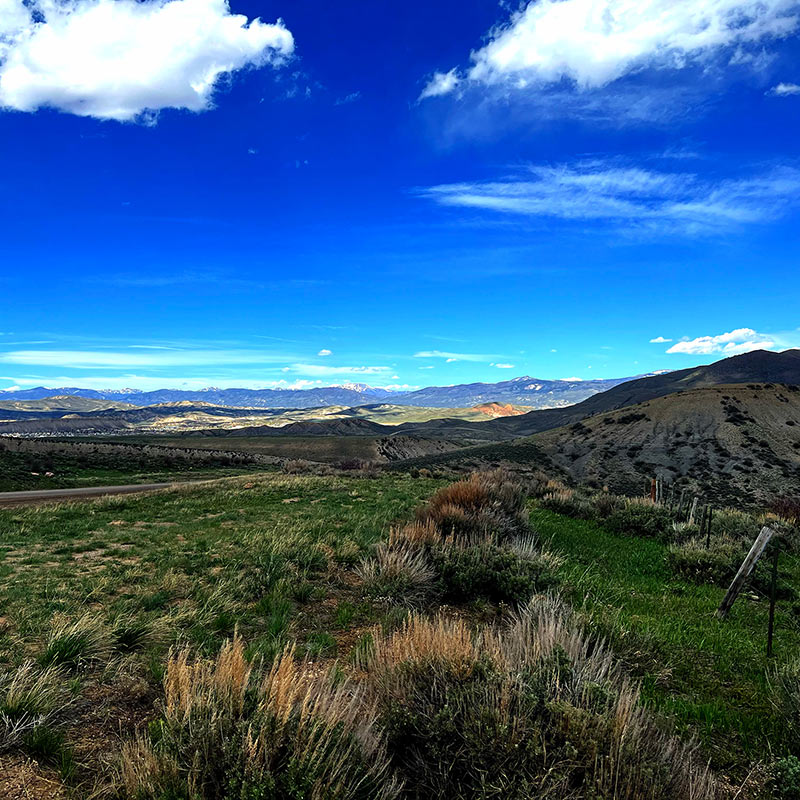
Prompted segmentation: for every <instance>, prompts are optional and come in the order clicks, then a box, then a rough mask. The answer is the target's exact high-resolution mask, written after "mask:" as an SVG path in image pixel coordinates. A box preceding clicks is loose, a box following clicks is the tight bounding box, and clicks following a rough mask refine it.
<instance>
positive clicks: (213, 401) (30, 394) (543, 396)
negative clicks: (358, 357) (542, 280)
mask: <svg viewBox="0 0 800 800" xmlns="http://www.w3.org/2000/svg"><path fill="white" fill-rule="evenodd" d="M630 380H632V379H631V378H611V379H608V380H591V381H577V380H555V381H554V380H544V379H542V378H531V377H530V376H528V375H524V376H522V377H519V378H513V379H511V380H507V381H500V382H498V383H467V384H459V385H455V386H429V387H426V388H424V389H417V390H415V391H392V390H389V389H383V388H380V387H375V386H367V385H365V384H360V383H349V384H344V385H342V386H327V387H317V388H313V389H216V388H213V387H212V388H208V389H199V390H187V389H156V390H154V391H148V392H145V391H138V390H136V389H114V390H96V389H80V388H76V387H61V388H58V389H51V388H45V387H43V386H39V387H36V388H33V389H17V390H15V391H8V390H4V391H0V407H7V406H5V403H6V402H14V403H18V402H19V401H22V400H42V399H45V398H51V397H53V396H59V397H64V396H70V397H73V398H74V397H82V398H86V399H90V400H107V401H111V402H113V403H128V404H132V405H136V406H150V405H157V404H164V403H176V402H191V403H208V404H210V405H215V406H230V407H234V408H271V409H272V408H322V407H324V406H360V405H368V404H370V403H384V402H389V403H392V404H393V405H403V406H423V407H426V408H469V407H471V406H476V405H480V404H481V403H492V402H496V403H511V404H513V405H524V406H530V407H531V408H562V407H564V406H568V405H572V404H573V403H579V402H580V401H581V400H585V399H586V398H587V397H591V396H592V395H594V394H597V393H599V392H605V391H607V390H608V389H611V388H612V387H614V386H617V385H618V384H620V383H624V382H626V381H630Z"/></svg>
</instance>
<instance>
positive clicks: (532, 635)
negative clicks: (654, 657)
mask: <svg viewBox="0 0 800 800" xmlns="http://www.w3.org/2000/svg"><path fill="white" fill-rule="evenodd" d="M361 666H362V667H363V668H364V669H365V670H366V672H367V681H368V684H369V687H370V693H371V696H372V697H374V698H375V700H376V702H377V704H378V709H379V711H380V715H381V720H382V722H383V724H384V726H385V728H386V735H387V741H388V748H389V753H390V755H391V758H392V762H393V764H394V766H395V768H396V769H397V770H398V772H399V774H400V775H401V776H402V777H403V778H404V779H405V780H406V781H407V784H408V786H411V787H413V792H411V793H410V794H409V795H408V796H409V797H432V798H433V797H442V798H444V797H448V798H449V797H454V798H465V799H466V798H481V800H488V798H498V800H499V798H515V799H517V800H522V799H523V798H526V799H527V798H530V797H547V798H551V799H552V800H560V799H561V798H584V799H585V800H588V799H589V798H591V800H606V799H608V800H611V798H615V799H616V798H627V799H628V800H701V799H705V800H707V799H710V798H713V797H715V794H716V791H715V782H714V780H713V778H712V777H711V776H710V775H709V773H708V770H707V769H706V768H705V767H704V766H703V765H702V764H701V763H699V762H698V761H697V759H696V754H695V752H694V751H693V749H692V748H691V747H687V746H684V745H682V744H681V743H680V742H678V741H677V740H675V739H670V738H668V737H666V736H664V735H663V734H662V733H660V731H659V730H658V728H657V727H656V725H655V724H654V722H653V721H652V719H651V718H650V716H649V715H648V713H647V712H646V711H645V710H644V709H643V708H642V707H641V706H640V705H639V702H638V687H637V686H636V685H635V684H633V683H631V682H630V681H628V680H627V679H626V678H625V677H624V675H623V673H622V671H621V670H620V668H619V667H618V665H617V663H616V662H615V660H614V659H613V657H612V656H611V654H610V652H609V651H608V650H607V649H606V648H605V647H604V646H603V645H602V644H601V643H599V642H597V641H595V640H592V639H589V638H587V637H585V636H584V635H583V634H581V633H580V631H579V630H578V629H577V628H576V627H575V626H574V625H573V624H572V623H571V621H570V614H569V611H568V609H566V608H565V607H564V606H563V605H562V604H561V603H560V602H558V601H556V600H553V599H547V598H544V599H542V598H539V599H538V600H537V601H536V602H533V603H531V604H530V605H529V606H527V607H526V608H525V609H524V610H522V611H521V612H520V613H519V614H518V615H517V616H516V617H515V618H514V619H513V620H512V622H511V624H510V625H508V626H507V627H506V628H505V629H503V630H488V631H484V632H482V633H477V634H473V633H472V632H471V631H470V630H469V628H468V627H467V625H466V624H465V623H464V622H463V621H461V620H450V619H445V618H443V617H434V618H433V619H425V618H423V617H420V616H417V615H412V616H411V617H410V618H409V619H408V620H407V621H406V623H405V624H404V625H403V627H402V628H401V629H400V630H399V631H397V632H395V633H394V634H391V635H384V636H381V635H380V634H379V633H377V632H376V634H375V643H374V648H373V649H372V651H371V653H370V654H368V655H366V656H365V658H364V661H363V663H362V664H361Z"/></svg>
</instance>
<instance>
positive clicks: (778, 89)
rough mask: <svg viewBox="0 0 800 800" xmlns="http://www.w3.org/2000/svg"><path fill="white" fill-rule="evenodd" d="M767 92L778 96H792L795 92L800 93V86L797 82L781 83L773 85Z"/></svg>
mask: <svg viewBox="0 0 800 800" xmlns="http://www.w3.org/2000/svg"><path fill="white" fill-rule="evenodd" d="M767 94H774V95H776V96H777V97H791V96H792V95H795V94H800V86H798V85H797V84H796V83H779V84H778V85H777V86H773V87H772V88H771V89H770V90H769V92H767Z"/></svg>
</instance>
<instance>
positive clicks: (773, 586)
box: [767, 540, 781, 658]
mask: <svg viewBox="0 0 800 800" xmlns="http://www.w3.org/2000/svg"><path fill="white" fill-rule="evenodd" d="M772 550H773V552H772V580H771V581H770V585H769V625H768V626H767V658H772V634H773V633H774V632H775V596H776V594H777V586H778V555H779V554H780V551H781V547H780V540H779V541H776V542H775V544H774V545H773V546H772Z"/></svg>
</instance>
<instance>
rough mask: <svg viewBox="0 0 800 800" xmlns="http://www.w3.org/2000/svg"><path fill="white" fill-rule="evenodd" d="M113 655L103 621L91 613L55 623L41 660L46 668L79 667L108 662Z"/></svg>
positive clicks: (109, 638)
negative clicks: (72, 620)
mask: <svg viewBox="0 0 800 800" xmlns="http://www.w3.org/2000/svg"><path fill="white" fill-rule="evenodd" d="M110 656H111V637H110V635H109V632H108V630H107V628H106V627H105V625H104V624H103V621H102V620H101V619H100V618H99V617H96V616H94V615H92V614H85V615H84V616H82V617H80V618H79V619H77V620H75V621H74V622H69V621H68V620H63V621H57V622H56V623H55V624H54V625H53V627H52V629H51V631H50V636H49V638H48V640H47V646H46V647H45V651H44V653H42V655H41V657H40V658H39V663H40V664H41V665H42V666H44V667H49V666H65V667H69V668H70V669H78V668H79V667H83V666H85V665H87V664H91V663H96V662H102V661H106V660H107V659H108V658H109V657H110Z"/></svg>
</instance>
